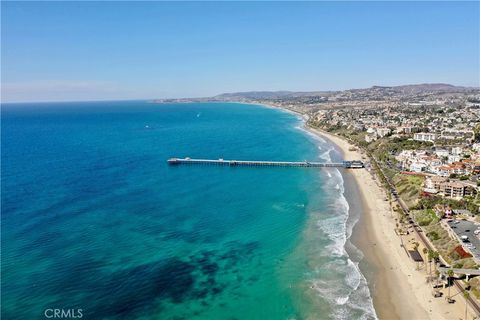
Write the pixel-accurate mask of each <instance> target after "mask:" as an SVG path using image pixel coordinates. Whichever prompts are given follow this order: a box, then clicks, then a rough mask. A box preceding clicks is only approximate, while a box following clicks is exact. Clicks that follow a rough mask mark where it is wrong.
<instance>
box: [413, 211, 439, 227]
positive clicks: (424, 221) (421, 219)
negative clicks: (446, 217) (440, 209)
mask: <svg viewBox="0 0 480 320" xmlns="http://www.w3.org/2000/svg"><path fill="white" fill-rule="evenodd" d="M413 214H414V216H415V220H416V221H417V223H418V224H419V225H420V226H428V225H430V224H431V223H432V222H433V223H436V222H438V220H439V218H438V217H437V215H436V214H435V211H433V210H432V209H424V210H418V211H414V212H413Z"/></svg>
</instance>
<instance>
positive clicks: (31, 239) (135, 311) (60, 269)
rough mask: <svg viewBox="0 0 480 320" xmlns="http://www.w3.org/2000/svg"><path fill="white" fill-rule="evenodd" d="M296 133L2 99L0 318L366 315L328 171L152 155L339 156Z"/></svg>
mask: <svg viewBox="0 0 480 320" xmlns="http://www.w3.org/2000/svg"><path fill="white" fill-rule="evenodd" d="M300 127H301V122H300V120H299V119H298V118H297V117H295V116H292V115H290V114H287V113H283V112H279V111H278V110H273V109H268V108H263V107H259V106H254V105H245V104H220V103H203V104H151V103H147V102H141V101H136V102H95V103H94V102H92V103H54V104H17V105H2V164H1V165H2V188H1V191H2V199H1V201H2V202H1V204H2V293H1V294H2V317H3V318H4V319H39V318H40V319H42V318H45V317H44V310H45V309H47V308H63V309H78V308H80V309H82V311H83V318H86V319H330V318H339V319H340V318H345V319H347V318H348V319H351V318H358V319H360V318H374V317H375V314H374V311H373V310H372V306H371V299H370V295H369V292H368V287H367V286H366V284H365V280H364V278H363V276H362V275H361V274H360V273H359V271H358V267H357V264H356V261H355V259H357V260H358V259H361V253H359V252H358V254H356V255H355V257H349V256H348V254H347V253H346V252H345V250H344V248H343V247H344V244H345V241H347V238H348V236H349V233H350V232H351V227H352V225H353V224H352V223H350V225H349V223H348V221H347V218H348V211H349V205H348V203H347V202H346V200H345V197H344V196H343V180H342V177H341V175H340V173H339V171H338V170H336V169H327V170H323V171H322V170H318V169H298V168H230V167H214V166H210V167H209V166H198V167H196V166H168V165H167V163H166V159H167V158H170V157H185V156H190V157H192V158H193V157H196V158H214V159H215V158H225V159H238V160H242V159H254V160H286V161H288V160H290V161H295V160H297V161H302V160H304V159H311V160H316V159H324V160H330V159H331V157H333V158H335V157H337V158H338V157H339V155H338V154H337V153H336V152H335V151H334V149H333V148H332V147H331V146H330V145H329V144H328V143H327V142H325V141H321V140H318V139H314V138H313V137H311V136H309V135H308V133H306V132H305V131H302V130H301V128H300ZM350 220H351V219H350Z"/></svg>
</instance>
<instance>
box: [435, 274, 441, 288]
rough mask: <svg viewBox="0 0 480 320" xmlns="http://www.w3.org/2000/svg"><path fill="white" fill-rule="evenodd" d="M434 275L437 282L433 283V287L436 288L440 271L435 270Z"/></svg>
mask: <svg viewBox="0 0 480 320" xmlns="http://www.w3.org/2000/svg"><path fill="white" fill-rule="evenodd" d="M435 276H436V278H437V283H436V284H435V287H437V288H438V279H439V278H440V271H438V270H435Z"/></svg>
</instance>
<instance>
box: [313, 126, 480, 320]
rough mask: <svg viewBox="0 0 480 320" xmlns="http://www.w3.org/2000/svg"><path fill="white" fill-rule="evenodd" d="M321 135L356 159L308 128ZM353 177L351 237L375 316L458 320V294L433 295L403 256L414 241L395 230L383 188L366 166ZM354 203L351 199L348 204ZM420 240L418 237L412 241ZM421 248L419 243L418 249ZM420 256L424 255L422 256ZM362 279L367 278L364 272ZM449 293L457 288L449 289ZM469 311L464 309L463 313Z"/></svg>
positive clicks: (341, 143)
mask: <svg viewBox="0 0 480 320" xmlns="http://www.w3.org/2000/svg"><path fill="white" fill-rule="evenodd" d="M309 130H311V131H312V132H314V133H316V134H318V135H320V136H321V137H322V138H327V139H328V140H330V141H331V142H332V143H334V144H335V145H336V146H337V147H338V148H339V149H340V150H341V151H342V152H343V154H344V157H345V159H346V160H355V159H361V158H362V154H361V153H360V152H359V151H352V145H350V144H349V143H348V142H347V141H345V140H343V139H342V138H339V137H337V136H334V135H331V134H329V133H326V132H323V131H319V130H315V129H312V128H309ZM345 174H346V175H349V176H351V177H353V179H352V180H353V181H354V183H355V184H356V187H357V188H358V190H359V194H360V196H361V198H362V202H363V203H362V208H361V212H362V214H361V218H360V221H359V222H358V223H357V225H356V226H355V229H354V234H353V235H352V242H354V244H355V245H356V246H357V247H359V248H360V250H361V251H362V252H363V253H364V255H365V260H366V263H367V264H368V268H369V270H374V272H373V275H372V276H373V284H372V283H371V284H370V289H371V290H372V295H373V299H374V306H375V310H376V312H377V315H378V317H379V318H380V319H464V313H465V301H464V299H463V298H462V297H461V295H458V296H457V298H456V300H457V301H456V303H454V304H448V303H447V302H446V300H445V296H446V290H444V297H441V298H434V297H433V295H432V289H431V287H430V284H428V283H426V275H427V271H426V268H425V266H423V267H422V268H420V270H417V269H418V266H417V265H416V263H415V262H413V261H412V260H411V259H410V257H409V256H408V255H407V253H406V251H405V249H404V247H402V242H403V243H404V244H405V248H409V245H411V244H412V243H413V241H415V239H413V238H414V236H413V235H411V236H410V237H411V238H407V237H402V239H401V238H400V237H399V236H398V235H397V234H396V233H395V231H394V230H395V223H396V222H395V218H394V214H393V211H392V210H391V207H390V204H389V202H388V201H385V198H386V195H385V191H384V190H383V189H382V188H381V187H380V185H379V183H378V182H377V181H376V180H375V179H374V177H373V176H372V174H371V173H370V172H369V171H367V170H350V171H348V172H346V173H345ZM351 205H353V206H355V204H351ZM418 242H420V241H418ZM421 250H422V247H420V248H419V251H420V252H422V251H421ZM425 260H426V259H425ZM367 278H368V277H367ZM451 290H452V294H456V293H457V290H456V289H455V288H452V289H451ZM471 316H472V313H471V311H469V317H468V318H470V317H471Z"/></svg>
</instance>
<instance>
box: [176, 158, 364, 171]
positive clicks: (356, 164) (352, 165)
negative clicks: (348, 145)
mask: <svg viewBox="0 0 480 320" xmlns="http://www.w3.org/2000/svg"><path fill="white" fill-rule="evenodd" d="M167 162H168V164H170V165H180V164H190V165H216V166H231V167H235V166H243V167H303V168H347V169H357V168H364V164H363V162H362V161H359V160H353V161H342V162H315V161H293V162H292V161H246V160H224V159H218V160H214V159H191V158H171V159H168V160H167Z"/></svg>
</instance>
